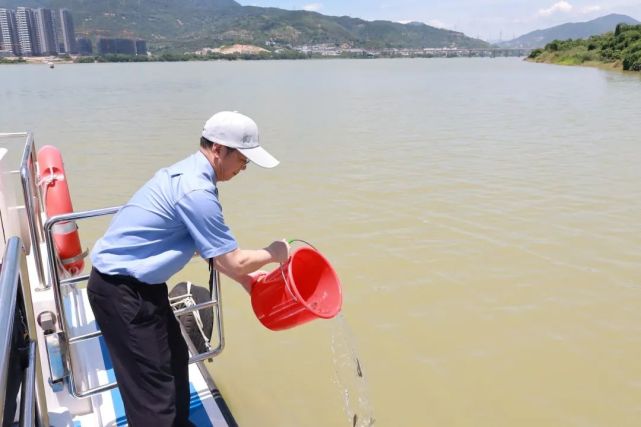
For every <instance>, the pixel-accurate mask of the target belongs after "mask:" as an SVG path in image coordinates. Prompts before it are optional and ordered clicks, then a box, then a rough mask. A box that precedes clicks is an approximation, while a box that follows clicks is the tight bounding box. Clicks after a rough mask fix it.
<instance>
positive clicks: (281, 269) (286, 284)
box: [280, 239, 318, 302]
mask: <svg viewBox="0 0 641 427" xmlns="http://www.w3.org/2000/svg"><path fill="white" fill-rule="evenodd" d="M294 242H301V243H305V244H306V245H308V246H311V247H312V249H314V250H315V251H316V252H318V249H316V246H314V245H312V244H311V243H309V242H308V241H306V240H303V239H290V240H288V241H287V243H289V244H290V245H291V244H292V243H294ZM283 267H284V264H281V265H280V274H281V275H282V276H283V282H284V283H285V289H287V293H288V294H289V296H290V297H292V299H293V300H294V301H296V302H300V301H298V298H296V295H294V292H293V291H292V288H291V285H290V284H289V281H288V280H287V277H286V276H285V269H284V268H283Z"/></svg>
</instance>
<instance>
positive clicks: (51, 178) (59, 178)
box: [38, 145, 86, 275]
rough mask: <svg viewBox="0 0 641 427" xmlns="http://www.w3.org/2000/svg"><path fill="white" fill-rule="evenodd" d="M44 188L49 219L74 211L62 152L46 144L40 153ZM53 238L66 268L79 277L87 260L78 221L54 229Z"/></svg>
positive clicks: (39, 163)
mask: <svg viewBox="0 0 641 427" xmlns="http://www.w3.org/2000/svg"><path fill="white" fill-rule="evenodd" d="M38 168H39V170H40V181H39V183H40V185H41V190H42V195H43V196H42V198H43V201H44V204H45V211H46V212H47V216H49V217H51V216H54V215H60V214H66V213H71V212H73V207H72V206H71V197H70V196H69V186H68V185H67V178H66V176H65V169H64V166H63V164H62V155H61V154H60V150H58V149H57V148H56V147H54V146H52V145H45V146H44V147H42V148H41V149H40V150H39V151H38ZM53 239H54V242H55V245H56V250H57V251H58V257H59V258H60V261H61V262H62V266H63V268H64V269H65V270H66V271H68V272H69V273H70V274H71V275H76V274H79V273H80V272H81V271H82V269H83V268H84V266H85V261H84V257H85V255H86V254H84V253H83V252H82V246H81V244H80V236H79V235H78V226H77V225H76V223H75V221H67V222H60V223H57V224H56V225H54V227H53Z"/></svg>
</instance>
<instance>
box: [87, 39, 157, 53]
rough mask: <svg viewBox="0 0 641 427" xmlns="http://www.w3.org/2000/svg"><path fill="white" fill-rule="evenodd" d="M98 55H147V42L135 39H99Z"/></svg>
mask: <svg viewBox="0 0 641 427" xmlns="http://www.w3.org/2000/svg"><path fill="white" fill-rule="evenodd" d="M97 47H98V53H100V54H106V53H119V54H122V55H147V42H146V41H145V40H134V39H107V38H101V39H98V46H97Z"/></svg>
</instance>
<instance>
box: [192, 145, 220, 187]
mask: <svg viewBox="0 0 641 427" xmlns="http://www.w3.org/2000/svg"><path fill="white" fill-rule="evenodd" d="M195 157H196V167H197V168H198V169H197V170H198V172H200V173H202V174H203V175H205V176H206V177H207V179H209V180H210V181H211V182H213V183H214V184H216V171H215V170H214V167H213V166H212V165H211V163H209V160H208V159H207V157H206V156H205V154H203V152H202V151H200V150H199V151H198V152H197V153H196V154H195Z"/></svg>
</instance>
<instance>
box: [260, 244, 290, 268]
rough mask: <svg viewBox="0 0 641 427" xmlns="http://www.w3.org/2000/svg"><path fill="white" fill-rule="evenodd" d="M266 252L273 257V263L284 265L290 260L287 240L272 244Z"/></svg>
mask: <svg viewBox="0 0 641 427" xmlns="http://www.w3.org/2000/svg"><path fill="white" fill-rule="evenodd" d="M265 250H266V251H267V252H269V254H270V255H271V256H272V261H273V262H278V263H280V264H284V263H286V262H287V260H288V259H289V250H290V247H289V243H287V240H285V239H283V240H276V241H274V242H272V243H271V244H270V245H269V246H267V247H266V248H265Z"/></svg>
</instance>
